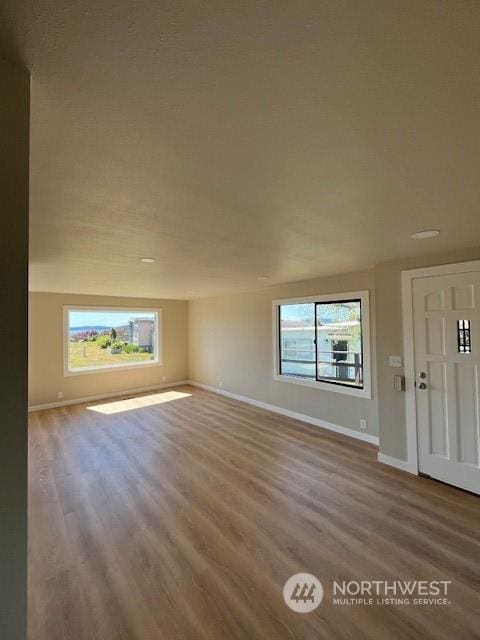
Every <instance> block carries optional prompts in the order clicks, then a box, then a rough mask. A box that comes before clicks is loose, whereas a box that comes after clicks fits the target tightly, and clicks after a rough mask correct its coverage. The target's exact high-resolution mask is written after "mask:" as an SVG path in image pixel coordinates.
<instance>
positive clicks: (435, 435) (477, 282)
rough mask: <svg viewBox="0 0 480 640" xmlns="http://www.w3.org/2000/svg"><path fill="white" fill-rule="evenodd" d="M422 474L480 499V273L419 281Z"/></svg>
mask: <svg viewBox="0 0 480 640" xmlns="http://www.w3.org/2000/svg"><path fill="white" fill-rule="evenodd" d="M413 316H414V334H415V335H414V338H415V396H416V406H417V434H418V457H419V470H420V472H422V473H426V474H428V475H430V476H432V477H433V478H437V479H439V480H443V481H444V482H448V483H450V484H453V485H456V486H458V487H462V488H464V489H468V490H470V491H474V492H476V493H480V412H479V396H480V386H479V384H480V344H479V343H480V271H473V272H470V273H456V274H452V275H443V276H433V277H425V278H418V279H415V280H414V281H413Z"/></svg>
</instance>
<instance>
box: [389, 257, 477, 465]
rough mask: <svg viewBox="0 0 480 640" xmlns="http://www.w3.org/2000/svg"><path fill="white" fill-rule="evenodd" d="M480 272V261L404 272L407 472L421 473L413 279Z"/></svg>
mask: <svg viewBox="0 0 480 640" xmlns="http://www.w3.org/2000/svg"><path fill="white" fill-rule="evenodd" d="M470 271H480V260H472V261H469V262H457V263H455V264H442V265H436V266H433V267H423V268H421V269H408V270H405V271H402V273H401V276H402V316H403V353H404V370H405V420H406V427H407V466H406V469H405V470H406V471H409V472H410V473H415V474H417V475H418V443H417V402H416V396H415V342H414V329H413V282H414V280H415V279H417V278H428V277H433V276H445V275H451V274H454V273H469V272H470Z"/></svg>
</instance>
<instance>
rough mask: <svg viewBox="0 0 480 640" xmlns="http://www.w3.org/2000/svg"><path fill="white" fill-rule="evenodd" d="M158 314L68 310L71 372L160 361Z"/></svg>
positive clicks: (153, 312)
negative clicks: (157, 344) (157, 349)
mask: <svg viewBox="0 0 480 640" xmlns="http://www.w3.org/2000/svg"><path fill="white" fill-rule="evenodd" d="M156 325H157V313H156V312H155V311H116V310H111V311H104V310H98V311H97V310H94V309H89V310H72V309H70V310H68V369H69V370H70V371H78V370H82V369H87V368H88V369H91V368H97V367H99V368H100V367H111V366H121V365H128V364H141V363H142V362H144V363H147V362H152V361H155V360H157V354H156V344H155V340H156V335H157V326H156Z"/></svg>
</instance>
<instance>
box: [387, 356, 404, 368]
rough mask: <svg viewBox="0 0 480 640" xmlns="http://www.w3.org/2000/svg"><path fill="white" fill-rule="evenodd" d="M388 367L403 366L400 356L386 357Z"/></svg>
mask: <svg viewBox="0 0 480 640" xmlns="http://www.w3.org/2000/svg"><path fill="white" fill-rule="evenodd" d="M388 365H389V366H390V367H401V366H403V361H402V356H388Z"/></svg>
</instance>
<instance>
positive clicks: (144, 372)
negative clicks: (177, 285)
mask: <svg viewBox="0 0 480 640" xmlns="http://www.w3.org/2000/svg"><path fill="white" fill-rule="evenodd" d="M72 304H76V305H93V306H117V307H152V308H157V307H161V308H162V310H163V312H162V322H163V331H162V333H163V365H159V366H149V367H141V368H132V369H124V370H122V371H103V372H100V373H87V374H80V375H74V376H67V377H64V376H63V340H62V336H63V305H72ZM29 374H30V375H29V404H30V406H32V405H39V404H47V403H50V402H57V392H58V391H63V399H64V400H72V399H76V398H84V397H89V396H95V395H102V394H109V393H115V392H120V391H124V390H129V389H138V388H141V387H148V386H152V385H157V384H158V385H160V384H163V383H164V382H165V381H166V382H174V381H176V380H185V379H186V378H187V377H188V364H187V303H186V302H185V301H182V300H149V299H142V298H114V297H104V296H82V295H71V294H57V293H31V294H30V367H29ZM163 377H165V378H166V380H165V381H164V380H163Z"/></svg>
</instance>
